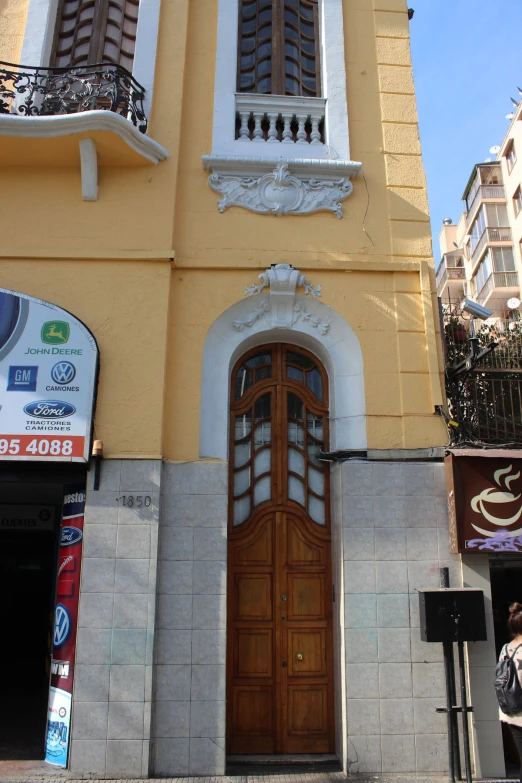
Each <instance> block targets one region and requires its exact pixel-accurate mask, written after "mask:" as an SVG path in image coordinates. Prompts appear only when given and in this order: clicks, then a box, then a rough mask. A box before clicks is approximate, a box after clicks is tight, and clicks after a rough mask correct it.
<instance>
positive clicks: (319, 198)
mask: <svg viewBox="0 0 522 783" xmlns="http://www.w3.org/2000/svg"><path fill="white" fill-rule="evenodd" d="M208 184H209V186H210V187H211V188H212V190H215V191H216V193H220V194H221V195H222V196H223V198H221V199H220V200H219V201H218V209H219V211H220V212H224V211H225V209H227V208H228V207H232V206H236V207H244V208H245V209H249V210H250V211H251V212H258V213H260V214H263V215H276V216H277V217H281V216H282V215H309V214H311V213H312V212H321V211H328V212H333V213H334V214H335V215H336V216H337V217H338V218H342V216H343V207H342V204H341V201H344V199H346V198H348V196H349V195H350V194H351V193H352V191H353V185H352V183H351V182H350V180H349V179H346V178H344V177H342V178H341V179H337V180H326V179H315V178H311V177H310V178H304V177H294V176H292V175H291V174H290V171H289V169H288V164H287V163H278V164H277V165H276V167H275V168H274V170H273V171H272V172H271V173H270V174H265V175H264V176H262V177H256V176H250V177H244V176H240V175H233V174H217V173H213V174H211V175H210V176H209V178H208Z"/></svg>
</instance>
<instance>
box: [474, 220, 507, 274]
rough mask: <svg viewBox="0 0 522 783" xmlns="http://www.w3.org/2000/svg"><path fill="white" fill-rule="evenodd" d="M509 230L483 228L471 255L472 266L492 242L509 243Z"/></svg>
mask: <svg viewBox="0 0 522 783" xmlns="http://www.w3.org/2000/svg"><path fill="white" fill-rule="evenodd" d="M511 241H512V237H511V229H510V228H509V227H505V228H485V229H484V231H483V232H482V234H481V236H480V237H479V240H478V242H477V244H476V245H475V248H474V249H473V252H472V255H471V263H472V264H473V266H474V265H475V264H476V262H477V261H478V260H479V258H480V257H481V255H482V252H483V250H484V248H485V247H486V245H489V244H491V243H494V242H503V243H504V242H511Z"/></svg>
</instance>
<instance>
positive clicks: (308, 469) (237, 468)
mask: <svg viewBox="0 0 522 783" xmlns="http://www.w3.org/2000/svg"><path fill="white" fill-rule="evenodd" d="M231 399H232V405H231V425H230V426H231V445H230V465H231V474H230V482H229V486H230V498H229V509H230V511H229V533H228V574H229V577H228V578H229V581H228V610H227V616H228V636H227V639H228V642H227V644H228V650H227V753H228V754H303V753H332V752H333V751H334V721H333V648H332V579H331V547H330V541H331V534H330V513H329V502H328V501H329V481H328V479H329V476H328V465H327V463H324V462H321V461H320V459H319V458H318V457H319V452H320V451H321V450H323V449H327V448H328V432H327V430H328V424H327V422H328V419H327V416H328V413H327V409H328V402H327V401H328V386H327V376H326V373H325V371H324V369H323V368H322V367H321V365H320V364H319V362H318V360H317V359H316V358H315V357H314V356H313V355H312V354H309V353H308V352H306V351H304V350H301V349H298V348H296V347H295V346H290V345H270V346H264V347H262V348H257V349H256V350H254V351H251V352H249V353H248V354H246V355H245V356H244V357H243V358H242V359H241V360H240V361H239V362H238V364H237V365H236V367H235V368H234V372H233V374H232V392H231Z"/></svg>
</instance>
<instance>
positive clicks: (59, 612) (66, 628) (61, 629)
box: [53, 604, 71, 647]
mask: <svg viewBox="0 0 522 783" xmlns="http://www.w3.org/2000/svg"><path fill="white" fill-rule="evenodd" d="M70 633H71V617H70V615H69V612H68V611H67V609H66V608H65V606H64V605H63V604H57V605H56V614H55V616H54V636H53V643H54V646H55V647H61V646H62V644H64V643H65V642H66V641H67V639H68V638H69V634H70Z"/></svg>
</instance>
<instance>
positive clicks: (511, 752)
mask: <svg viewBox="0 0 522 783" xmlns="http://www.w3.org/2000/svg"><path fill="white" fill-rule="evenodd" d="M489 565H490V573H491V597H492V602H493V623H494V627H495V647H496V655H497V659H498V656H499V655H500V651H501V649H502V647H503V646H504V645H505V644H506V642H509V641H511V637H510V635H509V632H508V629H507V621H508V617H509V605H510V604H512V603H513V602H514V601H518V602H520V601H522V556H517V555H510V556H509V557H504V558H502V556H501V555H498V556H496V555H490V558H489ZM502 740H503V743H504V758H505V762H506V774H507V775H508V777H511V776H512V775H513V776H515V775H516V774H517V772H518V770H519V769H520V761H519V758H518V753H517V749H516V746H515V743H514V742H513V738H512V736H511V732H510V731H509V728H508V727H507V726H506V724H505V723H502Z"/></svg>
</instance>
